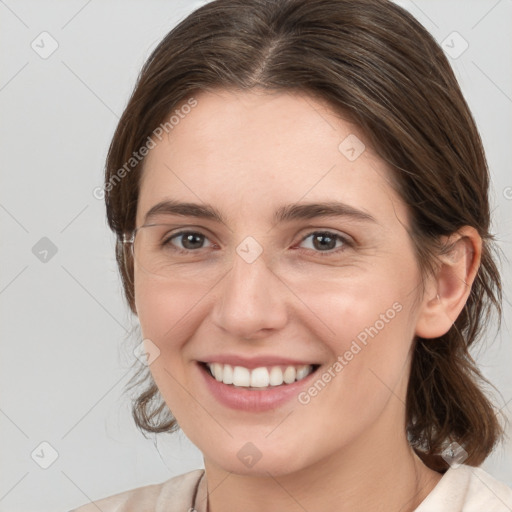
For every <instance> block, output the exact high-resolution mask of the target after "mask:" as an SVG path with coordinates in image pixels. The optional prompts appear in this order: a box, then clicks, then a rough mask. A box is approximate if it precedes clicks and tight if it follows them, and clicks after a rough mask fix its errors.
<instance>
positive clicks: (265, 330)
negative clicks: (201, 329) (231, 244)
mask: <svg viewBox="0 0 512 512" xmlns="http://www.w3.org/2000/svg"><path fill="white" fill-rule="evenodd" d="M289 296H290V292H289V291H288V289H287V288H286V286H285V284H284V283H283V282H282V281H281V280H280V279H279V278H278V277H277V276H276V274H275V273H274V272H273V271H272V270H271V268H269V267H268V266H267V262H266V261H265V259H264V258H263V257H259V258H257V259H256V260H255V261H253V262H252V263H248V262H247V261H245V260H244V259H243V258H241V257H238V256H235V258H234V262H233V266H232V268H231V270H230V271H229V272H228V273H227V274H226V276H225V277H224V279H222V281H221V283H219V287H218V289H217V296H216V300H215V304H214V306H213V312H212V317H213V322H214V323H215V325H216V326H217V327H219V328H220V329H221V330H223V331H225V333H226V335H229V336H230V337H231V338H233V339H246V340H248V339H258V338H262V337H268V336H269V335H270V334H271V333H272V332H273V331H276V330H279V329H282V328H283V327H284V326H285V325H286V322H287V321H288V313H287V311H288V308H287V302H286V301H287V300H288V299H289Z"/></svg>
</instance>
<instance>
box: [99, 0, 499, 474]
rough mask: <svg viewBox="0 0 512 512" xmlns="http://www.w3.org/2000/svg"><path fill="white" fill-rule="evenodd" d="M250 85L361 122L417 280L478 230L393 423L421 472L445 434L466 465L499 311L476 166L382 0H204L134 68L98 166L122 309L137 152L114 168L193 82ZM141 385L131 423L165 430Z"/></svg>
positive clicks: (402, 19) (446, 81)
mask: <svg viewBox="0 0 512 512" xmlns="http://www.w3.org/2000/svg"><path fill="white" fill-rule="evenodd" d="M254 87H262V88H265V89H267V90H269V91H279V90H281V91H291V90H294V91H299V92H303V93H306V94H309V95H312V96H313V97H316V98H318V99H320V100H323V101H325V102H327V104H328V105H330V107H331V108H332V109H333V111H336V112H339V113H340V114H341V115H342V116H343V117H344V118H345V119H347V120H349V121H351V122H353V123H355V124H356V125H358V126H359V127H360V128H361V130H362V132H363V133H364V134H365V136H366V137H367V140H368V142H369V143H371V144H372V146H373V148H374V150H375V151H376V152H377V153H378V154H379V156H380V157H381V158H382V159H383V160H384V161H385V162H387V164H388V165H389V167H390V169H391V170H392V171H393V181H394V183H393V186H395V187H396V189H397V191H398V192H399V194H400V196H401V197H402V199H403V201H404V202H405V203H406V204H407V206H408V208H409V211H410V213H411V219H412V220H411V223H412V225H411V228H410V236H411V239H412V240H413V242H414V246H415V251H416V254H417V259H418V263H419V266H420V268H421V271H422V276H423V277H425V276H426V275H427V274H428V272H431V271H433V269H434V264H435V261H436V255H437V254H439V253H440V252H442V250H443V247H442V246H441V244H440V237H441V236H442V235H449V234H451V233H454V232H455V231H456V230H458V229H459V228H461V227H462V226H464V225H469V226H473V227H474V228H475V229H476V230H477V231H478V233H479V234H480V236H481V237H482V241H483V247H482V257H481V265H480V268H479V270H478V274H477V276H476V279H475V281H474V283H473V285H472V289H471V293H470V295H469V298H468V300H467V302H466V305H465V307H464V309H463V311H462V312H461V314H460V315H459V317H458V318H457V320H456V321H455V323H454V324H453V325H452V327H451V328H450V330H449V331H448V332H447V333H446V334H445V335H444V336H441V337H439V338H437V339H422V338H418V337H416V338H415V339H414V345H413V348H414V355H413V360H412V367H411V374H410V380H409V386H408V391H407V403H406V426H405V427H406V430H407V434H408V438H409V442H410V443H411V445H412V446H413V447H414V449H415V450H416V452H417V453H418V455H419V456H420V457H421V458H422V459H423V460H424V462H425V463H426V464H427V465H428V466H429V467H430V468H432V469H436V470H439V471H444V470H445V469H446V468H447V467H448V464H447V463H446V462H445V461H444V459H443V458H442V457H441V456H440V453H441V451H442V450H443V449H444V447H445V446H446V445H447V444H448V442H451V441H456V442H458V443H459V444H460V445H461V446H462V447H464V449H465V450H466V451H467V453H468V458H467V460H466V461H465V463H466V464H469V465H473V466H477V465H479V464H481V463H482V462H483V461H484V459H485V458H486V457H487V456H488V455H489V453H490V452H491V451H492V449H493V447H494V446H495V444H496V443H497V442H498V440H499V439H500V437H501V436H502V435H503V429H502V427H501V425H500V423H499V422H498V420H497V417H496V413H495V411H494V409H493V405H492V403H491V402H490V401H489V399H488V398H487V397H486V396H485V394H484V392H483V387H482V385H483V384H489V382H488V381H487V380H486V379H484V377H483V376H482V374H481V373H480V371H479V370H478V368H477V366H476V364H475V362H474V361H473V359H472V357H471V355H470V353H469V349H470V347H471V346H472V345H473V344H474V342H475V341H476V340H477V339H478V338H479V336H480V334H481V332H482V331H483V328H484V327H485V326H486V325H487V323H488V322H489V318H490V314H491V313H492V312H493V307H494V308H495V311H496V312H497V313H498V319H499V320H501V300H502V289H501V280H500V275H499V272H498V269H497V266H496V264H495V260H494V258H493V253H494V252H495V251H496V248H495V247H494V236H493V235H492V234H491V233H490V231H489V229H490V211H489V203H488V188H489V173H488V168H487V163H486V159H485V154H484V150H483V147H482V142H481V139H480V136H479V133H478V130H477V128H476V126H475V122H474V120H473V117H472V115H471V112H470V110H469V107H468V105H467V104H466V102H465V100H464V97H463V95H462V93H461V90H460V88H459V85H458V83H457V80H456V78H455V76H454V73H453V71H452V69H451V67H450V64H449V63H448V61H447V59H446V57H445V56H444V54H443V51H442V49H441V48H440V47H439V45H438V44H437V43H436V41H435V40H434V38H433V37H432V36H431V35H430V34H429V33H428V31H427V30H426V29H425V28H424V27H423V26H422V25H421V24H420V23H419V22H418V21H417V20H415V19H414V17H413V16H412V15H410V14H409V13H408V12H407V11H405V10H404V9H402V8H400V7H398V6H397V5H395V4H393V3H391V2H390V1H387V0H358V1H357V2H354V1H353V0H252V1H251V2H246V0H216V1H213V2H211V3H210V4H206V5H205V6H203V7H201V8H200V9H198V10H196V11H194V12H193V13H192V14H190V15H189V16H188V17H187V18H186V19H184V20H183V21H182V22H180V23H179V24H178V25H177V26H176V27H175V28H174V29H173V30H171V32H169V34H168V35H167V36H166V37H165V38H164V39H163V40H162V41H161V43H160V44H159V46H158V47H157V48H156V49H155V50H154V51H153V53H152V54H151V56H150V57H149V58H148V60H147V62H146V63H145V65H144V66H143V68H142V70H141V73H140V75H139V77H138V80H137V84H136V87H135V90H134V92H133V94H132V96H131V98H130V100H129V102H128V105H127V107H126V109H125V111H124V113H123V115H122V117H121V119H120V121H119V125H118V127H117V129H116V132H115V134H114V137H113V140H112V143H111V146H110V149H109V153H108V157H107V162H106V176H105V182H106V187H105V192H106V195H105V201H106V206H107V217H108V222H109V225H110V227H111V229H112V230H113V231H114V232H115V233H116V235H117V246H116V258H117V262H118V265H119V269H120V272H121V276H122V281H123V286H124V292H125V296H126V299H127V301H128V304H129V306H130V308H131V310H132V311H133V312H134V313H135V305H134V287H133V261H132V258H131V254H129V253H128V251H126V250H125V247H124V246H123V244H122V236H123V233H125V232H129V231H131V230H132V229H134V228H135V217H136V210H137V198H138V192H139V181H140V176H141V173H142V167H143V163H144V161H143V159H142V160H141V161H140V162H136V164H134V165H133V170H130V172H126V173H122V174H123V177H122V179H117V181H116V180H114V179H113V178H116V177H117V178H119V172H120V169H121V168H123V166H125V167H124V168H125V169H126V162H128V161H130V158H132V155H133V152H134V151H136V150H138V148H141V147H143V146H144V145H145V144H146V140H148V137H149V136H151V134H152V133H153V131H154V130H155V128H157V127H158V126H159V125H161V123H163V122H165V120H166V118H167V117H168V116H169V115H170V113H171V112H173V111H175V110H176V108H177V107H178V106H179V105H181V104H183V102H185V101H186V100H187V98H190V96H191V95H193V94H194V93H195V92H198V91H209V90H214V89H219V88H224V89H227V88H235V89H239V90H250V89H251V88H254ZM171 135H172V134H171ZM130 165H132V164H130ZM444 249H445V248H444ZM141 375H142V378H140V379H139V378H138V377H140V376H141ZM144 382H145V383H146V388H145V389H144V391H142V392H141V393H140V394H138V396H137V397H136V398H135V400H134V403H133V408H132V413H133V417H134V419H135V422H136V423H137V425H138V426H139V428H140V429H141V430H142V431H148V432H156V433H157V432H172V431H174V430H177V429H178V428H179V427H178V425H177V422H176V420H175V419H174V418H173V416H172V413H171V411H169V409H168V408H167V407H166V404H165V403H164V402H163V400H162V397H161V396H160V394H159V391H158V388H157V387H156V385H155V383H154V381H153V379H152V377H151V374H150V372H149V371H148V369H147V368H146V367H141V368H140V370H139V372H138V373H137V375H135V378H134V379H133V382H132V386H131V387H135V386H138V385H140V384H142V383H144Z"/></svg>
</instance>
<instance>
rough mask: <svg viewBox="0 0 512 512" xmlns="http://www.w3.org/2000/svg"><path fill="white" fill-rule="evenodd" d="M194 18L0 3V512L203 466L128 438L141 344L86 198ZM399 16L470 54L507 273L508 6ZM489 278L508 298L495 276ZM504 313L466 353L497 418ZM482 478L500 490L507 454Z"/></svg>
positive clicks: (151, 442) (151, 7) (184, 449)
mask: <svg viewBox="0 0 512 512" xmlns="http://www.w3.org/2000/svg"><path fill="white" fill-rule="evenodd" d="M202 3H204V2H190V1H189V2H187V1H171V0H167V1H163V0H151V1H146V2H142V1H134V0H131V1H126V0H125V1H123V2H121V1H120V0H117V1H114V0H103V1H101V2H100V1H99V0H89V1H86V0H71V1H67V2H65V3H64V2H58V1H55V0H54V1H49V0H45V1H40V0H39V1H36V0H32V1H28V0H23V1H15V0H0V22H1V27H2V29H1V31H0V38H1V45H0V48H1V52H0V59H1V67H0V69H1V75H0V108H1V114H0V116H1V117H0V119H1V122H0V130H1V134H0V141H1V148H2V153H1V164H2V165H1V187H0V222H1V230H2V237H1V256H0V257H1V262H0V315H1V317H0V332H1V343H2V357H1V359H0V389H1V395H0V428H1V433H2V436H1V442H2V464H1V466H0V471H1V481H0V511H2V512H3V511H9V512H18V511H35V510H37V511H38V512H45V511H50V510H51V511H55V510H69V509H71V508H72V507H75V506H78V505H79V504H82V503H85V502H88V501H89V500H93V499H98V498H101V497H104V496H108V495H111V494H114V493H117V492H121V491H123V490H126V489H130V488H134V487H138V486H141V485H147V484H150V483H156V482H161V481H164V480H166V479H168V478H170V477H172V476H174V475H177V474H180V473H183V472H186V471H189V470H192V469H195V468H200V467H203V463H202V457H201V453H200V452H199V451H198V450H197V448H195V447H194V446H193V445H192V444H191V443H190V441H189V440H188V439H187V438H186V436H185V435H184V434H183V433H182V432H179V433H176V434H174V435H173V436H166V437H164V436H160V437H158V436H157V437H156V438H155V437H153V438H149V439H145V438H144V437H143V436H142V435H141V434H140V433H139V432H138V430H137V429H136V427H135V426H134V424H133V421H132V419H131V415H130V404H129V399H128V397H126V396H124V395H123V387H124V385H125V384H126V383H127V382H128V380H129V377H130V375H131V370H130V368H131V367H132V364H133V363H134V355H133V349H134V347H135V346H136V345H137V344H138V343H139V342H140V338H137V331H136V333H135V335H133V336H131V337H130V336H129V333H130V330H131V328H132V327H134V326H136V319H134V318H132V317H131V315H130V314H129V310H128V308H127V306H126V305H125V303H124V299H123V297H122V291H121V285H120V281H119V279H118V275H117V268H116V265H115V260H114V252H113V242H114V239H113V236H112V235H111V233H110V232H109V230H108V229H107V226H106V221H105V212H104V204H103V202H102V201H101V200H98V199H96V198H95V197H94V195H93V190H94V188H95V187H98V186H101V185H102V172H103V163H104V159H105V156H106V151H107V148H108V144H109V142H110V138H111V136H112V134H113V131H114V128H115V126H116V123H117V120H118V117H119V116H120V114H121V113H122V111H123V108H124V106H125V104H126V101H127V99H128V96H129V94H130V92H131V90H132V87H133V85H134V82H135V78H136V76H137V73H138V71H139V69H140V67H141V66H142V64H143V62H144V61H145V59H146V58H147V57H148V56H149V54H150V52H151V50H152V49H153V48H154V47H155V46H156V45H157V44H158V42H159V41H160V40H161V39H162V37H163V36H164V35H165V34H166V33H167V32H168V31H169V30H170V29H171V28H172V27H173V26H174V25H175V24H176V23H177V22H178V21H179V20H181V19H183V18H184V17H185V16H186V15H187V14H188V13H189V12H191V11H192V10H193V9H194V8H196V7H198V6H199V5H201V4H202ZM398 3H399V4H400V5H403V6H404V7H405V8H407V9H408V10H410V11H411V12H412V13H413V14H414V15H415V16H416V17H417V18H418V19H419V20H420V22H422V23H423V24H424V26H425V27H426V28H427V29H428V30H429V31H430V32H431V33H432V34H433V35H434V37H435V38H436V39H437V40H438V41H439V42H442V41H444V40H446V41H447V43H445V45H446V44H449V45H450V46H451V47H452V49H451V50H450V51H452V52H458V51H460V50H461V49H462V48H463V46H462V44H463V41H462V40H461V39H457V37H458V36H453V34H452V33H453V31H457V32H458V33H459V34H460V35H461V36H462V37H463V38H464V40H466V41H467V42H468V44H469V47H468V49H467V50H466V51H465V52H464V53H462V54H461V55H460V56H457V58H452V57H450V60H451V62H452V64H453V66H454V68H455V71H456V74H457V77H458V78H459V81H460V84H461V87H462V90H463V92H464V94H465V96H466V98H467V100H468V103H469V105H470V107H471V109H472V112H473V114H474V116H475V118H476V121H477V124H478V126H479V129H480V131H481V135H482V138H483V141H484V145H485V148H486V151H487V157H488V161H489V166H490V169H491V172H492V179H493V194H492V198H491V199H492V204H493V214H494V231H495V232H496V233H497V236H498V239H499V242H500V247H501V248H502V250H503V251H504V253H505V254H506V255H507V257H508V259H510V256H511V253H512V250H511V241H512V229H511V219H512V173H511V171H510V161H511V160H512V158H511V157H512V144H511V140H512V58H511V57H512V32H511V31H510V27H511V26H512V1H511V0H499V1H496V0H492V1H491V0H489V1H486V0H478V1H475V0H473V1H467V0H464V1H462V0H459V1H453V0H452V1H446V0H442V1H441V0H437V1H432V0H429V1H425V0H421V1H420V0H416V1H414V2H413V1H410V0H404V1H400V2H398ZM44 31H46V32H48V33H49V34H50V35H51V38H53V40H55V41H57V43H58V48H57V49H56V51H55V52H54V53H53V54H52V55H50V56H47V58H42V57H41V56H40V54H39V53H37V52H36V51H35V50H34V49H33V48H32V47H31V44H32V42H33V41H35V43H34V45H39V46H36V48H38V51H39V52H42V51H48V50H49V49H51V44H52V40H51V39H49V38H48V36H40V34H41V33H42V32H44ZM454 37H455V39H454ZM42 38H46V39H44V40H43V42H42ZM446 38H448V39H446ZM445 48H446V47H445ZM44 237H46V238H47V239H49V240H50V241H51V243H50V242H48V240H42V241H41V239H42V238H44ZM34 247H35V248H34ZM44 250H47V251H48V253H44ZM55 250H56V252H55ZM40 251H43V252H40ZM53 252H55V254H53ZM41 258H43V259H44V258H46V261H41ZM503 279H504V282H505V294H506V298H507V299H509V298H510V294H511V293H510V292H511V282H512V280H511V267H510V264H509V262H508V261H504V263H503ZM504 311H505V314H504V323H503V328H502V331H501V332H500V333H499V334H498V335H497V336H496V338H495V339H494V334H495V331H494V332H491V333H490V335H489V339H488V342H487V343H485V344H484V345H482V348H481V349H480V350H478V351H476V352H475V353H474V354H475V357H476V358H477V360H478V362H479V363H480V364H481V365H482V369H483V372H484V374H485V375H486V376H487V377H488V378H490V379H491V381H492V382H493V383H494V384H495V385H496V386H497V388H498V389H499V392H500V394H501V396H498V397H497V403H498V407H499V408H501V410H502V413H503V414H504V415H507V416H508V417H509V418H511V417H512V401H511V400H512V377H511V371H510V369H511V362H512V347H511V345H512V344H511V342H510V340H511V336H510V334H511V327H510V325H511V319H512V315H511V305H510V301H508V302H506V303H505V309H504ZM509 432H510V430H509ZM42 442H47V443H49V444H50V445H51V447H53V449H54V450H56V452H57V453H58V458H57V459H56V460H55V462H53V464H51V465H50V466H49V467H48V468H47V469H43V468H42V467H40V465H41V464H43V465H44V464H48V463H49V462H51V459H50V457H51V453H52V448H49V447H48V446H46V445H43V446H41V443H42ZM31 454H34V455H33V456H32V455H31ZM483 467H484V469H486V470H487V471H488V472H490V473H491V474H492V475H493V476H495V477H496V478H498V479H500V480H503V481H505V482H506V483H508V485H512V444H511V442H510V441H508V443H507V444H504V445H502V446H501V447H500V448H499V449H498V450H497V451H496V452H495V453H494V454H493V455H492V456H491V457H490V458H489V459H488V460H487V461H486V463H485V464H484V466H483Z"/></svg>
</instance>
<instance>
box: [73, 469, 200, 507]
mask: <svg viewBox="0 0 512 512" xmlns="http://www.w3.org/2000/svg"><path fill="white" fill-rule="evenodd" d="M203 474H204V469H195V470H193V471H189V472H188V473H183V474H181V475H178V476H175V477H173V478H171V479H169V480H166V481H165V482H162V483H160V484H152V485H146V486H144V487H137V488H136V489H130V490H129V491H124V492H121V493H118V494H114V495H112V496H109V497H106V498H102V499H99V500H96V501H94V502H91V503H88V504H86V505H83V506H81V507H78V508H76V509H73V510H71V511H70V512H98V510H101V511H102V512H133V511H134V510H140V511H141V512H142V511H144V512H163V511H165V512H174V511H175V510H176V511H178V510H179V511H180V512H183V511H186V510H188V508H189V507H190V506H191V503H192V500H193V499H194V496H195V494H196V490H197V487H198V485H199V482H200V480H201V478H202V476H203Z"/></svg>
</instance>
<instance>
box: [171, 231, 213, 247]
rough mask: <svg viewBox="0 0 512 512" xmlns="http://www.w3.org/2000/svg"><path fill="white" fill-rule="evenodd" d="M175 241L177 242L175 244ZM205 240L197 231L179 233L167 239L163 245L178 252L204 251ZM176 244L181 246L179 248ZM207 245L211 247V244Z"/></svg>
mask: <svg viewBox="0 0 512 512" xmlns="http://www.w3.org/2000/svg"><path fill="white" fill-rule="evenodd" d="M175 240H177V241H178V242H177V243H175ZM207 240H208V238H207V237H206V236H205V235H203V234H202V233H199V232H197V231H180V232H179V233H175V234H174V235H172V236H170V237H169V238H167V239H166V240H165V241H164V242H163V245H164V246H165V247H168V246H169V245H172V246H173V247H172V248H173V249H174V248H175V249H176V250H177V251H179V252H193V251H194V250H196V249H204V248H205V247H203V244H204V242H205V241H207ZM177 244H181V246H180V245H177ZM209 244H210V245H209V246H212V245H213V244H212V243H211V242H209Z"/></svg>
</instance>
